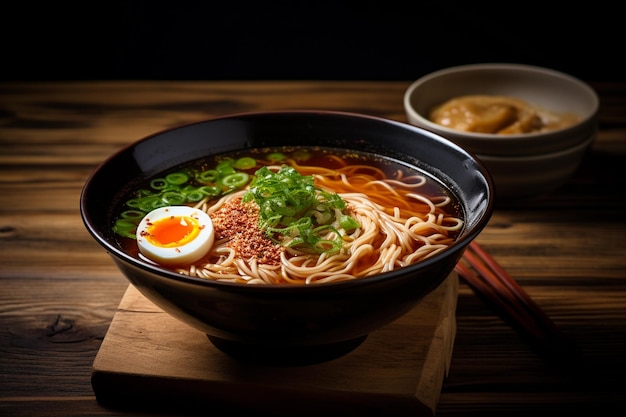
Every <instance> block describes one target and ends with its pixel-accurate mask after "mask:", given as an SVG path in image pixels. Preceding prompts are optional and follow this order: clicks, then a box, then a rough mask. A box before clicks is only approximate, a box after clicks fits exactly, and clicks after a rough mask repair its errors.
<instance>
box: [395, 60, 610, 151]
mask: <svg viewBox="0 0 626 417" xmlns="http://www.w3.org/2000/svg"><path fill="white" fill-rule="evenodd" d="M464 95H498V96H507V97H512V98H518V99H520V100H523V101H525V102H526V103H527V104H529V105H531V106H533V107H536V108H538V109H542V110H546V111H550V112H552V113H561V114H567V113H574V114H577V115H578V116H579V117H580V120H579V122H578V123H576V124H574V125H572V126H569V127H566V128H561V129H558V130H553V131H546V132H538V133H520V134H511V135H502V134H497V133H475V132H464V131H460V130H455V129H453V128H449V127H445V126H442V125H439V124H437V123H434V122H432V121H430V120H429V119H428V113H429V111H430V110H431V109H432V108H433V107H434V106H436V105H439V104H442V103H444V102H445V101H447V100H449V99H452V98H455V97H459V96H464ZM404 108H405V112H406V116H407V119H408V121H409V123H411V124H413V125H416V126H419V127H422V128H424V129H426V130H430V131H432V132H434V133H437V134H439V135H441V136H443V137H445V138H447V139H449V140H451V141H453V142H455V143H456V144H458V145H459V146H461V147H463V148H465V149H466V150H468V151H470V152H473V153H475V154H479V155H511V156H522V155H541V154H545V153H550V152H559V151H562V150H564V149H566V148H569V147H572V146H576V145H578V144H580V143H581V142H584V141H586V140H587V139H588V138H589V136H591V135H593V134H595V131H596V124H597V113H598V109H599V99H598V96H597V94H596V92H595V91H594V90H593V89H592V88H591V87H590V86H589V85H587V84H586V83H584V82H583V81H580V80H578V79H576V78H574V77H572V76H569V75H567V74H564V73H561V72H558V71H554V70H551V69H547V68H541V67H535V66H530V65H522V64H507V63H486V64H473V65H462V66H457V67H451V68H447V69H443V70H440V71H436V72H433V73H430V74H428V75H425V76H424V77H421V78H420V79H418V80H416V81H415V82H413V83H412V84H411V85H410V86H409V88H408V89H407V90H406V92H405V95H404Z"/></svg>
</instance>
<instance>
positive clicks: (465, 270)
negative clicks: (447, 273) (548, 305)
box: [455, 241, 577, 359]
mask: <svg viewBox="0 0 626 417" xmlns="http://www.w3.org/2000/svg"><path fill="white" fill-rule="evenodd" d="M455 271H456V272H457V273H458V274H459V276H461V277H462V278H463V279H464V280H465V282H466V283H467V284H468V285H469V286H470V287H471V288H472V289H473V290H474V292H476V293H477V294H478V295H479V296H481V297H482V298H484V300H485V301H486V302H488V303H489V304H491V305H492V306H493V307H495V308H496V309H498V310H499V311H500V312H501V313H502V314H504V315H505V316H507V318H508V319H509V320H512V322H513V324H514V325H516V326H517V328H518V330H520V331H522V332H524V333H526V336H528V337H530V338H531V341H532V342H534V344H535V345H537V347H538V348H540V349H541V350H542V352H543V353H547V354H550V356H552V357H556V358H559V359H563V358H566V357H571V355H572V354H574V353H576V354H577V349H576V347H575V346H574V345H573V344H572V342H571V341H570V340H569V339H568V338H567V337H566V336H565V335H564V334H563V333H562V332H561V330H560V329H559V328H558V327H557V326H556V324H555V323H554V322H553V321H552V319H550V317H549V316H548V315H547V314H546V313H545V312H544V311H543V310H542V309H541V307H540V306H539V305H537V303H535V301H533V299H532V298H531V297H530V296H529V295H528V293H526V291H524V289H523V288H522V287H521V286H520V285H519V284H518V283H517V281H515V279H514V278H513V277H512V276H511V275H509V274H508V273H507V272H506V270H504V268H502V266H500V265H499V264H498V262H497V261H496V260H495V259H494V258H493V257H492V256H491V255H490V254H489V253H488V252H487V251H486V250H485V249H483V248H482V247H481V246H480V245H479V244H478V243H477V242H476V241H472V242H471V243H470V244H469V245H468V247H467V249H466V250H465V252H464V253H463V257H462V258H461V260H460V261H459V262H458V263H457V265H456V266H455Z"/></svg>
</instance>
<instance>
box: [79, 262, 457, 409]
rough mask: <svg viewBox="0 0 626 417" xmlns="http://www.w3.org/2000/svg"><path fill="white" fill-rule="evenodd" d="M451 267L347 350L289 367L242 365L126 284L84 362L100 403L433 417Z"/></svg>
mask: <svg viewBox="0 0 626 417" xmlns="http://www.w3.org/2000/svg"><path fill="white" fill-rule="evenodd" d="M457 293H458V277H457V275H456V274H455V273H452V274H451V275H450V276H449V277H448V278H447V279H446V280H445V281H444V282H443V283H442V284H441V285H440V286H439V287H438V288H437V289H436V290H435V291H434V292H432V293H431V294H429V295H428V296H427V297H425V298H424V299H423V300H422V301H420V303H419V304H418V305H417V306H416V307H415V308H414V309H413V310H411V311H410V312H409V313H407V314H406V315H405V316H403V317H401V318H400V319H398V320H396V321H395V322H393V323H391V324H389V325H387V326H385V327H384V328H382V329H380V330H377V331H376V332H373V333H372V334H370V335H369V336H368V337H367V339H366V340H365V341H364V342H363V343H362V344H361V345H360V346H358V347H357V348H356V349H355V350H353V351H352V352H350V353H348V354H346V355H344V356H342V357H340V358H337V359H333V360H331V361H328V362H324V363H320V364H314V365H306V366H291V367H271V366H260V365H259V366H256V365H250V364H243V363H241V362H238V361H237V360H235V359H233V358H231V357H229V356H227V355H226V354H224V353H223V352H221V351H220V350H218V349H217V348H215V347H214V346H213V345H212V344H211V342H210V341H209V339H208V338H207V336H206V335H205V334H204V333H202V332H200V331H198V330H195V329H193V328H191V327H188V326H187V325H185V324H183V323H181V322H179V321H178V320H177V319H175V318H173V317H171V316H169V315H168V314H166V313H164V312H163V311H162V310H161V309H160V308H159V307H157V306H155V305H154V304H152V302H150V301H148V299H146V298H145V297H144V296H143V295H142V294H141V293H139V292H138V291H137V290H136V289H135V288H134V287H133V286H132V285H131V286H129V287H128V289H127V291H126V293H125V295H124V297H123V299H122V301H121V303H120V305H119V308H118V311H117V313H116V314H115V316H114V318H113V320H112V322H111V325H110V327H109V330H108V332H107V334H106V337H105V338H104V340H103V342H102V345H101V347H100V350H99V351H98V354H97V355H96V358H95V360H94V363H93V372H92V380H91V382H92V387H93V390H94V393H95V394H96V398H97V399H98V401H99V402H100V403H101V404H102V405H104V406H107V407H114V408H124V409H131V408H132V409H141V410H150V409H153V410H158V411H170V412H175V413H176V414H178V415H182V414H185V413H187V412H192V411H197V410H204V412H206V414H207V415H208V414H211V415H227V413H228V415H230V414H231V413H232V412H234V411H245V412H249V413H250V415H251V416H261V415H288V416H296V415H297V416H309V415H311V416H312V415H320V413H324V414H328V413H329V412H330V413H332V414H337V415H339V414H341V415H344V416H346V415H347V416H351V415H359V416H362V415H363V414H364V413H367V415H377V414H379V415H385V416H391V415H411V416H420V415H421V416H433V415H434V414H435V409H436V406H437V401H438V399H439V394H440V392H441V386H442V384H443V381H444V378H445V377H446V376H447V373H448V367H449V362H450V359H451V356H452V350H453V345H454V337H455V334H456V318H455V312H456V303H457Z"/></svg>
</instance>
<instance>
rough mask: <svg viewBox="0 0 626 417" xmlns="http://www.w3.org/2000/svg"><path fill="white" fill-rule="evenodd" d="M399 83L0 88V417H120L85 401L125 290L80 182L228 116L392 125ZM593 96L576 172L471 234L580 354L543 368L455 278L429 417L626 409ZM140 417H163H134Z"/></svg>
mask: <svg viewBox="0 0 626 417" xmlns="http://www.w3.org/2000/svg"><path fill="white" fill-rule="evenodd" d="M409 84H410V82H409V81H407V82H362V81H359V82H327V81H325V82H316V81H289V82H252V81H250V82H234V81H230V82H219V81H198V82H195V81H194V82H176V81H169V82H158V81H144V82H134V81H127V82H126V81H118V82H108V81H102V82H56V83H54V82H51V83H36V82H33V83H3V84H0V203H1V204H0V414H2V415H11V416H53V415H54V416H58V415H63V416H68V417H71V416H82V417H84V416H115V415H128V414H133V413H127V412H125V411H124V412H122V411H120V410H115V409H109V408H106V407H103V406H102V405H100V404H98V402H97V401H96V398H95V395H94V392H93V390H92V387H91V383H90V376H91V367H92V364H93V361H94V359H95V357H96V355H97V352H98V350H99V348H100V347H101V343H102V340H103V338H104V337H105V335H106V333H107V330H108V328H109V325H110V323H111V320H112V319H113V317H114V315H115V313H116V311H117V307H118V305H119V303H120V300H121V299H122V298H123V295H124V293H125V291H126V288H127V286H128V282H127V281H126V280H125V279H124V278H123V277H122V276H121V274H120V272H119V271H118V270H117V269H116V268H115V266H114V265H113V263H112V262H111V260H110V259H109V257H108V255H107V254H106V253H105V252H104V251H103V250H101V249H100V248H99V247H98V246H97V245H96V243H95V242H94V241H93V240H92V239H91V238H90V236H89V234H88V233H87V231H86V230H85V229H84V227H83V225H82V221H81V219H80V213H79V208H78V204H79V198H80V192H81V188H82V185H83V183H84V181H85V180H86V179H87V177H88V176H89V174H90V173H91V172H92V171H93V169H94V168H95V167H96V166H97V165H98V164H99V163H101V162H102V161H104V160H105V159H106V158H107V157H108V156H109V155H111V154H112V153H113V152H115V151H117V150H119V149H121V148H122V147H124V146H126V145H128V144H130V143H131V142H133V141H135V140H137V139H140V138H141V137H143V136H145V135H148V134H151V133H153V132H155V131H157V130H160V129H164V128H168V127H172V126H176V125H179V124H182V123H189V122H193V121H197V120H199V119H203V118H210V117H214V116H217V115H224V114H230V113H233V112H239V111H251V110H252V111H254V110H279V109H296V108H299V109H329V110H342V111H353V112H360V113H365V114H372V115H377V116H383V117H388V118H391V119H394V120H399V121H405V120H406V118H405V116H404V111H403V109H402V95H403V93H404V90H405V89H406V88H407V87H408V85H409ZM594 87H595V88H596V91H598V93H599V95H600V99H601V108H600V132H599V135H598V139H597V141H596V143H594V145H593V146H592V148H591V149H590V151H589V152H588V153H587V155H586V156H585V159H584V161H583V163H582V165H581V167H580V169H579V170H578V171H577V172H576V174H575V176H574V177H573V178H572V179H571V181H569V182H568V183H567V184H565V185H564V186H563V187H561V188H560V189H558V190H557V191H555V192H554V193H553V194H551V195H549V196H547V197H545V198H543V199H541V200H536V201H529V202H527V203H525V204H520V205H519V206H518V207H509V208H506V209H505V208H497V209H496V212H495V213H494V216H493V218H492V220H491V221H490V223H489V225H488V226H487V227H486V229H485V230H484V231H483V233H481V235H480V236H479V237H478V241H479V242H480V243H481V244H482V245H483V246H484V247H485V248H486V249H488V250H489V251H490V252H491V253H492V254H493V255H494V257H495V258H496V259H497V260H498V261H499V262H500V263H501V264H502V265H503V266H504V267H505V268H507V270H508V271H509V272H510V273H511V274H512V275H513V276H514V277H515V278H516V279H517V280H518V281H519V282H520V284H521V285H522V286H523V287H524V289H525V290H526V291H527V292H528V293H529V294H530V295H531V296H532V297H533V298H534V299H535V300H536V301H537V303H538V304H539V305H540V306H541V307H542V308H543V309H544V310H545V311H546V312H547V313H548V314H549V315H550V316H551V317H552V318H553V320H554V321H555V322H556V323H557V325H559V326H560V327H561V328H562V330H563V331H564V333H566V334H567V335H569V336H570V337H571V338H572V339H573V340H574V341H575V342H576V343H577V344H578V346H579V347H580V350H581V352H582V357H581V358H577V360H574V361H572V362H571V364H570V366H569V367H565V369H564V367H560V368H559V367H555V366H554V364H553V363H552V362H550V360H548V359H547V358H545V357H544V356H542V354H541V353H540V352H539V351H537V350H536V349H535V348H534V347H533V346H531V345H530V344H529V343H528V341H527V340H525V339H524V338H523V336H521V334H520V333H519V332H518V331H517V330H516V329H515V328H514V327H513V326H512V325H511V324H510V323H507V322H506V321H505V320H503V319H502V318H501V317H500V316H498V315H497V313H496V312H495V311H494V310H493V309H491V308H490V307H489V306H488V305H487V304H485V303H484V302H483V300H481V299H480V298H478V297H477V296H476V295H475V294H474V293H473V292H472V291H471V290H470V289H469V288H468V287H467V286H466V285H465V284H464V283H463V282H461V283H460V286H459V298H458V305H457V334H456V338H455V345H454V351H453V355H452V360H451V363H450V370H449V373H448V377H447V378H446V380H445V381H444V383H443V387H442V390H441V395H440V397H439V402H438V406H437V415H438V416H464V417H468V416H469V417H471V416H481V417H486V416H487V417H488V416H501V415H529V414H531V413H536V412H556V411H558V412H559V413H567V412H582V413H585V412H588V413H591V412H593V413H594V415H600V414H602V413H603V412H607V413H608V411H609V409H610V408H611V407H624V405H626V404H625V403H626V400H624V396H623V393H624V392H626V382H625V380H624V374H625V373H626V355H624V352H626V256H625V254H626V239H624V236H626V220H625V218H624V214H625V213H626V183H625V182H624V181H623V180H622V178H623V167H624V161H626V84H623V83H601V84H595V85H594ZM149 414H156V415H159V414H160V415H162V414H163V413H156V412H155V413H152V412H145V413H141V412H139V411H138V412H137V415H149ZM172 415H178V413H172Z"/></svg>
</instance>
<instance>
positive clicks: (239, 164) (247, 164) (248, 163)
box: [233, 156, 256, 169]
mask: <svg viewBox="0 0 626 417" xmlns="http://www.w3.org/2000/svg"><path fill="white" fill-rule="evenodd" d="M233 166H234V167H235V168H237V169H251V168H254V167H255V166H256V159H254V158H250V157H248V156H244V157H243V158H239V159H237V160H236V161H235V163H234V164H233Z"/></svg>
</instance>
